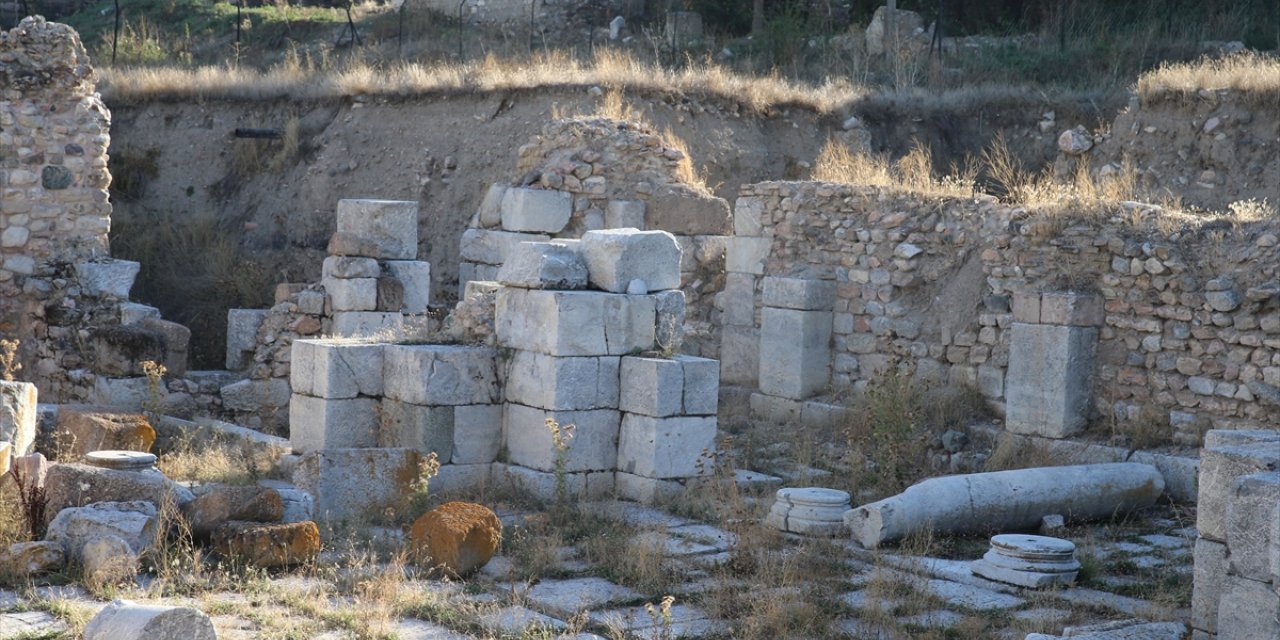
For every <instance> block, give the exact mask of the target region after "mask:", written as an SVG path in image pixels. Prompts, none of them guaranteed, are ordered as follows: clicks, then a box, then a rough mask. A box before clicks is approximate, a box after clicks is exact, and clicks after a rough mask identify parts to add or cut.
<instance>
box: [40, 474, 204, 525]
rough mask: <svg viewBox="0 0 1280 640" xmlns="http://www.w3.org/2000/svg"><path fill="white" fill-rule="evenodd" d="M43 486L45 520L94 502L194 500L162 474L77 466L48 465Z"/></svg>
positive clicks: (177, 502) (178, 502)
mask: <svg viewBox="0 0 1280 640" xmlns="http://www.w3.org/2000/svg"><path fill="white" fill-rule="evenodd" d="M44 486H45V496H46V497H47V498H48V502H47V503H46V505H45V518H46V519H51V518H54V517H55V516H57V515H58V513H59V512H60V511H62V510H63V509H66V508H68V507H79V506H82V505H89V504H93V503H95V502H128V501H131V500H145V501H147V502H149V503H152V504H157V505H160V504H164V503H165V501H166V500H169V501H172V502H173V503H174V504H175V505H178V506H181V505H183V504H186V503H187V502H190V501H191V500H192V499H193V498H194V496H192V495H191V491H190V490H189V489H187V488H186V487H184V486H182V485H180V484H178V483H176V482H174V481H172V480H170V479H168V478H166V477H164V475H163V474H161V473H160V472H159V471H154V470H151V471H118V470H116V469H103V468H102V467H92V466H89V465H86V464H76V463H57V464H52V465H49V471H48V473H47V474H46V475H45V483H44Z"/></svg>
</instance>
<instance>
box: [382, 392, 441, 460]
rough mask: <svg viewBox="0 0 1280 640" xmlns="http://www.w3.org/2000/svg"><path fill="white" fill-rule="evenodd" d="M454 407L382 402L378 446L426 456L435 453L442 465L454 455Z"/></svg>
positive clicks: (392, 401) (393, 401)
mask: <svg viewBox="0 0 1280 640" xmlns="http://www.w3.org/2000/svg"><path fill="white" fill-rule="evenodd" d="M454 410H455V407H451V406H438V407H424V406H422V405H417V404H410V403H408V402H401V401H399V400H392V399H387V400H383V401H382V427H381V429H380V430H379V431H378V446H379V447H404V448H407V449H415V450H417V451H420V452H422V453H424V454H426V453H431V452H435V454H436V456H437V457H438V458H439V461H440V464H448V462H449V459H450V456H451V455H452V453H453V431H454V419H455V414H454Z"/></svg>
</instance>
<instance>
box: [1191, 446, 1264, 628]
mask: <svg viewBox="0 0 1280 640" xmlns="http://www.w3.org/2000/svg"><path fill="white" fill-rule="evenodd" d="M1197 504H1198V507H1199V508H1198V510H1197V513H1196V529H1197V531H1199V534H1200V537H1199V538H1198V539H1197V540H1196V546H1195V578H1194V580H1195V582H1194V587H1193V592H1192V598H1191V626H1192V629H1193V631H1192V637H1193V638H1203V639H1207V638H1215V637H1216V638H1220V639H1223V640H1228V639H1229V640H1244V639H1245V638H1275V637H1280V432H1275V431H1216V430H1215V431H1210V432H1208V433H1207V434H1206V436H1205V446H1204V450H1203V453H1202V455H1201V462H1200V495H1199V499H1198V501H1197Z"/></svg>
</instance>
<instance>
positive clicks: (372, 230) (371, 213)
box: [338, 200, 418, 260]
mask: <svg viewBox="0 0 1280 640" xmlns="http://www.w3.org/2000/svg"><path fill="white" fill-rule="evenodd" d="M338 233H340V234H348V235H350V236H352V237H354V238H358V239H359V240H360V241H361V244H362V245H364V246H365V247H367V249H366V250H365V252H364V255H365V257H369V258H380V259H383V260H413V259H414V258H417V257H418V203H417V202H410V201H401V200H339V201H338Z"/></svg>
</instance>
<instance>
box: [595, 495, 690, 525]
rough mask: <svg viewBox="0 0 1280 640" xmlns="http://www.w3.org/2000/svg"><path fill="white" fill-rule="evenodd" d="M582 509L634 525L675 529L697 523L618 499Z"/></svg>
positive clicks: (596, 503)
mask: <svg viewBox="0 0 1280 640" xmlns="http://www.w3.org/2000/svg"><path fill="white" fill-rule="evenodd" d="M582 511H583V513H592V514H599V515H602V516H604V517H606V518H609V519H611V520H617V521H619V522H624V523H626V524H629V525H631V526H633V527H649V528H658V527H666V528H668V529H674V528H676V527H682V526H685V525H690V524H696V523H695V522H694V521H692V520H686V519H684V518H681V517H679V516H673V515H671V514H669V513H667V512H665V511H659V510H658V509H654V508H652V507H646V506H644V505H642V504H636V503H634V502H622V501H616V500H613V501H607V502H589V503H585V504H583V505H582Z"/></svg>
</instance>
